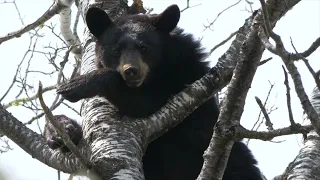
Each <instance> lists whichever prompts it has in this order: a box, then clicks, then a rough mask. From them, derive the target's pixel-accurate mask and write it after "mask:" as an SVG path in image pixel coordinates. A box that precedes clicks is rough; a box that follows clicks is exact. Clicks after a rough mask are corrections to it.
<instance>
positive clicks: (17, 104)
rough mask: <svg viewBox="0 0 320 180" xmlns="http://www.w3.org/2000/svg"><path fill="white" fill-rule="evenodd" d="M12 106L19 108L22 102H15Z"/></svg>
mask: <svg viewBox="0 0 320 180" xmlns="http://www.w3.org/2000/svg"><path fill="white" fill-rule="evenodd" d="M11 105H12V106H19V105H20V102H19V101H15V102H13V103H11Z"/></svg>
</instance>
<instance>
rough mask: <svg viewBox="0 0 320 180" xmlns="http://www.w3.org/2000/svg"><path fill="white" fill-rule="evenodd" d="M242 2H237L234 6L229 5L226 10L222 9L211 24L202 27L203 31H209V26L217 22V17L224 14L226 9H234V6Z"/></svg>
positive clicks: (239, 0)
mask: <svg viewBox="0 0 320 180" xmlns="http://www.w3.org/2000/svg"><path fill="white" fill-rule="evenodd" d="M241 1H242V0H238V1H237V2H236V3H234V4H231V5H230V6H228V7H227V8H225V9H223V10H222V11H221V12H219V13H218V14H217V16H216V18H215V19H214V20H213V21H212V22H210V23H209V25H207V26H206V25H204V27H205V28H204V30H203V31H205V30H206V29H208V28H209V29H211V26H212V25H213V24H214V23H215V22H216V21H217V19H218V18H219V16H221V15H222V14H223V13H224V12H226V11H227V10H228V9H230V8H232V7H234V6H236V5H237V4H239V3H240V2H241Z"/></svg>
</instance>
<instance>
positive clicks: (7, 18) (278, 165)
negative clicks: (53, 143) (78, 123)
mask: <svg viewBox="0 0 320 180" xmlns="http://www.w3.org/2000/svg"><path fill="white" fill-rule="evenodd" d="M0 2H3V0H0ZM16 2H17V5H18V7H19V9H20V13H21V16H22V17H23V21H24V23H25V24H29V23H31V22H33V21H34V20H35V19H36V18H38V17H39V16H40V15H41V14H43V13H44V12H45V10H46V9H48V7H49V6H50V5H51V3H52V1H43V0H28V1H26V0H16ZM235 2H237V1H236V0H228V1H217V0H190V5H197V4H200V5H199V6H197V7H194V8H192V9H189V10H187V11H185V12H183V13H182V15H181V20H180V22H179V24H178V25H179V26H180V27H182V28H184V29H185V31H186V32H189V33H192V34H194V35H195V36H196V37H199V38H200V37H203V40H202V43H203V46H204V47H206V48H207V49H208V50H210V49H211V48H212V47H213V46H215V45H216V44H218V43H220V42H221V41H222V40H224V39H225V38H227V37H228V36H229V35H230V33H232V32H234V31H236V30H237V29H238V28H239V27H241V26H242V25H243V23H244V20H245V19H246V18H247V17H249V16H250V14H249V13H248V12H246V11H244V9H245V7H246V6H247V7H248V5H245V1H243V2H241V3H240V4H238V5H237V6H235V7H233V8H231V9H229V10H228V11H226V12H225V13H223V14H222V15H221V16H220V17H219V18H218V20H217V21H216V22H215V24H214V25H213V28H212V29H213V31H212V30H206V31H203V30H204V26H203V24H206V25H207V24H208V22H211V21H212V20H214V19H215V18H216V16H217V15H218V13H219V12H221V11H222V10H223V9H225V8H226V7H228V6H230V5H231V4H234V3H235ZM253 2H254V5H253V9H254V10H255V9H257V8H259V7H260V3H259V1H258V0H254V1H253ZM130 3H131V2H130ZM174 3H175V4H178V5H179V7H180V9H183V8H184V7H185V6H186V0H171V1H164V0H145V1H144V5H145V6H146V7H153V8H154V13H159V12H161V11H162V10H164V9H165V8H166V7H167V6H169V5H171V4H174ZM72 13H73V14H72V16H73V19H74V17H75V14H76V9H75V8H74V7H73V12H72ZM58 18H59V16H58V15H56V16H55V17H54V18H52V20H50V21H49V22H47V23H46V25H49V23H53V24H57V25H56V32H57V33H59V23H58ZM0 24H2V26H1V28H0V36H1V37H2V36H4V35H5V34H7V33H9V32H12V31H15V30H18V29H20V28H21V27H22V24H21V22H20V20H19V18H18V15H17V12H16V10H15V8H14V6H13V4H0ZM274 31H275V33H277V34H279V35H281V37H282V40H283V42H284V44H285V47H286V49H287V50H288V51H291V52H293V48H292V47H291V43H290V37H291V38H292V39H293V43H294V44H295V47H296V48H297V50H298V51H300V52H301V51H304V50H305V49H307V48H308V47H309V46H310V45H311V43H312V42H313V41H314V40H315V39H316V38H318V37H319V35H320V1H318V0H308V1H302V2H300V3H299V4H298V5H297V6H295V7H294V8H293V9H292V10H291V11H289V13H287V14H286V15H285V17H284V18H282V19H281V21H279V22H278V24H277V26H276V27H275V29H274ZM82 32H83V21H82V20H81V22H80V27H79V29H78V34H79V35H80V39H81V37H82ZM42 33H43V34H44V35H45V37H44V38H42V39H39V40H38V41H39V42H38V44H37V47H36V49H38V50H41V48H43V46H47V45H48V43H49V42H51V45H55V43H56V42H58V41H57V39H56V38H55V37H54V36H52V34H51V33H49V32H48V29H47V28H44V30H42ZM29 42H30V41H29V35H28V34H25V35H23V36H22V37H20V38H18V39H13V40H10V41H7V42H5V43H3V44H1V45H0V57H1V60H2V62H1V67H0V68H1V71H0V77H1V78H0V79H1V83H2V85H1V87H0V96H2V95H3V93H4V92H5V91H6V90H7V88H8V86H9V85H10V84H11V82H12V77H13V75H14V73H15V71H16V67H17V65H18V64H19V62H20V61H21V59H22V57H23V55H24V54H25V52H26V50H27V49H28V46H29ZM58 43H60V42H58ZM230 44H231V41H229V42H228V43H226V44H225V45H224V46H222V47H220V48H219V49H217V50H215V51H214V53H213V54H212V55H211V57H210V58H209V60H211V61H212V65H214V64H215V63H216V61H217V59H218V58H219V57H220V56H221V55H222V54H223V53H224V52H225V51H226V49H227V48H228V47H229V45H230ZM29 57H30V54H29V55H28V57H27V58H29ZM269 57H273V59H272V60H271V61H270V62H268V63H267V64H265V65H263V66H261V67H259V68H258V71H257V73H256V76H255V78H254V82H253V84H252V87H251V89H250V91H249V93H248V97H247V100H246V106H245V110H244V114H243V116H242V119H241V124H242V125H243V126H245V127H246V128H249V129H251V127H252V125H253V124H254V123H255V121H256V120H257V117H258V114H259V107H258V106H257V104H256V102H255V99H254V97H255V96H258V97H259V98H260V99H261V100H264V99H265V98H266V95H267V93H268V91H269V87H270V85H269V82H268V81H270V82H271V83H274V84H275V87H274V89H273V91H272V94H271V96H270V98H269V99H270V100H269V103H268V107H271V106H272V105H276V107H278V110H276V111H274V112H273V113H272V114H271V115H270V118H271V121H272V123H273V124H274V128H281V127H284V126H288V125H289V120H288V114H287V106H286V95H285V90H286V89H285V87H284V84H283V81H284V75H283V71H282V67H281V65H282V61H281V59H280V58H279V57H276V56H274V55H272V54H271V53H269V52H268V51H265V53H264V55H263V58H262V59H266V58H269ZM319 58H320V51H319V50H317V51H316V52H315V53H314V54H313V55H311V56H310V57H309V58H308V59H309V60H310V64H311V65H312V66H313V67H314V69H315V70H318V69H319V67H320V66H319V65H320V61H319V60H318V61H317V59H319ZM27 61H28V59H27V60H26V62H25V63H24V66H23V69H24V68H25V67H26V65H27ZM59 61H60V60H59ZM69 62H72V63H73V62H74V60H73V59H70V60H69ZM296 65H297V66H298V68H299V71H300V73H301V76H302V79H303V83H304V87H305V89H306V92H307V94H310V93H311V92H312V89H313V88H314V86H315V84H314V81H313V79H312V76H311V75H310V73H309V72H308V70H307V68H306V67H305V65H304V63H303V62H299V63H296ZM69 66H70V65H69ZM31 69H33V70H43V71H47V72H50V71H52V69H51V67H50V65H48V63H47V59H46V58H45V57H44V56H43V55H41V54H35V55H34V57H33V59H32V63H31ZM69 69H70V70H71V68H70V67H69ZM69 73H71V72H69ZM29 78H30V81H29V82H33V83H34V84H37V82H38V81H39V80H41V81H42V83H43V85H44V86H48V85H52V84H54V83H55V79H56V76H53V77H52V79H51V78H49V77H44V76H40V75H38V74H30V76H29ZM31 80H32V81H31ZM290 86H291V92H292V93H291V96H292V109H293V111H294V112H293V113H294V118H295V121H296V122H301V120H302V108H301V105H300V102H299V100H298V98H297V96H296V94H295V93H294V88H293V83H292V81H291V79H290ZM36 87H37V86H36ZM18 90H19V89H17V88H15V89H14V90H13V91H12V92H11V93H10V94H9V95H8V96H7V98H6V99H5V101H4V102H3V103H7V102H9V101H12V100H14V97H15V96H16V94H17V93H18ZM34 93H35V92H33V93H31V94H34ZM53 95H54V91H52V93H48V94H46V95H45V96H44V98H45V100H46V101H47V104H50V102H51V101H52V100H53V97H54V96H53ZM69 104H71V103H69ZM72 105H73V106H74V107H75V108H76V109H79V103H76V104H72ZM8 110H9V111H10V112H11V113H12V114H13V115H14V116H15V117H16V118H18V119H19V120H21V121H23V122H26V121H28V120H29V119H31V118H32V117H33V116H34V114H33V113H31V111H28V110H26V109H25V108H21V107H10V108H9V109H8ZM61 113H64V114H66V115H68V116H70V117H73V118H76V119H78V120H81V118H79V116H78V115H77V114H75V113H74V112H72V111H71V110H70V109H68V108H66V107H65V106H61V107H60V108H58V109H57V110H55V111H54V114H61ZM43 121H44V119H43V118H41V119H40V120H39V124H40V127H41V128H42V127H43ZM28 127H30V128H32V129H33V130H34V131H36V132H39V129H38V126H37V124H36V122H35V123H34V124H32V125H29V126H28ZM265 129H266V128H265V126H264V125H262V128H261V129H260V130H265ZM274 141H276V142H264V141H260V140H251V141H250V143H249V147H250V149H251V150H252V151H253V154H254V156H255V157H256V158H257V160H258V162H259V168H260V169H261V170H262V172H263V173H264V175H265V176H266V177H267V178H268V179H271V178H273V177H274V176H276V175H279V174H280V173H282V172H283V171H284V170H285V168H286V167H287V165H288V163H290V162H291V161H292V160H293V159H294V157H295V156H296V155H297V153H298V152H299V146H301V142H302V140H301V136H297V135H292V136H284V137H279V138H275V139H274ZM1 145H2V144H0V146H1ZM10 145H11V147H13V148H14V150H12V151H9V152H7V153H4V154H0V170H1V171H3V173H4V175H5V176H6V177H7V179H6V180H43V179H46V180H56V179H57V171H56V170H54V169H53V168H50V167H48V166H47V165H44V164H42V163H41V162H39V161H38V160H36V159H33V158H32V157H31V156H30V155H28V154H27V153H25V152H24V151H23V150H22V149H21V148H20V147H19V146H17V145H15V143H13V142H12V141H11V142H10ZM67 177H68V176H67V175H64V176H62V179H63V180H64V179H67Z"/></svg>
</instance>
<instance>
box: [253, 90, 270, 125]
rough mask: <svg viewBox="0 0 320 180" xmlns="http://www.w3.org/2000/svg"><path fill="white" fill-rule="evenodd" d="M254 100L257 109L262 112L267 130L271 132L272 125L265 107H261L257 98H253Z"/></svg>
mask: <svg viewBox="0 0 320 180" xmlns="http://www.w3.org/2000/svg"><path fill="white" fill-rule="evenodd" d="M255 99H256V102H257V103H258V105H259V107H260V109H261V111H262V113H263V115H264V117H265V119H266V126H267V127H268V130H269V131H272V130H273V127H272V126H273V124H272V122H271V120H270V117H269V115H268V113H267V111H266V109H265V107H264V106H263V104H262V102H261V100H260V99H259V98H258V97H257V96H256V97H255Z"/></svg>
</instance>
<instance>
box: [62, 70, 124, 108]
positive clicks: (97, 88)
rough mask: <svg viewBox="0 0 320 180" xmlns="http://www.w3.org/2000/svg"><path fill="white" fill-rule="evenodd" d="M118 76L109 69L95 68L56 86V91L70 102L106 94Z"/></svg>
mask: <svg viewBox="0 0 320 180" xmlns="http://www.w3.org/2000/svg"><path fill="white" fill-rule="evenodd" d="M117 76H120V75H119V73H118V72H116V71H113V70H110V69H101V70H95V71H92V72H90V73H88V74H84V75H81V76H78V77H75V78H73V79H71V80H70V81H69V82H66V83H63V84H61V85H60V86H58V87H57V93H58V94H61V95H62V97H63V98H65V99H66V100H68V101H70V102H77V101H79V100H81V99H85V98H91V97H93V96H96V95H103V94H106V91H107V90H108V88H110V87H112V86H113V85H112V84H113V82H115V81H114V80H115V79H117V78H118V77H117Z"/></svg>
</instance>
